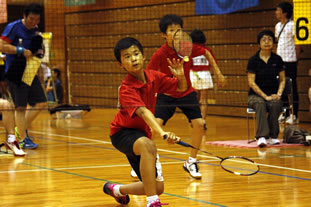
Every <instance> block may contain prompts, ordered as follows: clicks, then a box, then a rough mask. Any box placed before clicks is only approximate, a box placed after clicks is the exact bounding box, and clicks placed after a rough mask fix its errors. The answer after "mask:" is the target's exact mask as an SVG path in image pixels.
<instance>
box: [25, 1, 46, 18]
mask: <svg viewBox="0 0 311 207" xmlns="http://www.w3.org/2000/svg"><path fill="white" fill-rule="evenodd" d="M42 10H43V9H42V6H40V5H39V4H36V3H32V4H28V5H27V6H26V7H25V9H24V15H25V16H26V17H27V16H28V15H29V14H30V13H33V14H39V15H41V13H42Z"/></svg>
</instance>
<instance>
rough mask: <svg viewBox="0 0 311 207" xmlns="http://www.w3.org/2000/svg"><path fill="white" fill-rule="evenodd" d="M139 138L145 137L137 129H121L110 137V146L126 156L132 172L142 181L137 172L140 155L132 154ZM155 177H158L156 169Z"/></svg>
mask: <svg viewBox="0 0 311 207" xmlns="http://www.w3.org/2000/svg"><path fill="white" fill-rule="evenodd" d="M141 137H146V135H145V133H144V132H142V131H140V130H137V129H129V128H123V129H121V130H120V131H118V132H117V133H115V134H113V135H112V136H110V138H111V142H112V145H113V146H114V147H115V148H117V149H118V150H119V151H120V152H122V153H124V154H125V155H126V157H127V159H128V161H129V163H130V164H131V166H132V168H133V170H134V171H135V172H136V174H137V176H138V178H139V179H140V180H142V179H141V175H140V171H139V165H140V155H135V153H134V152H133V145H134V143H135V142H136V140H137V139H139V138H141ZM157 176H158V175H157V169H156V175H155V177H156V178H157ZM161 176H162V175H161Z"/></svg>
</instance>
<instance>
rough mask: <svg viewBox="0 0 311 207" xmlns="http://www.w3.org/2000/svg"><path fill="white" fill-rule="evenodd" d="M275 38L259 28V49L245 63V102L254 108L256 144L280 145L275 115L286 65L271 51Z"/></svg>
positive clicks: (279, 105) (283, 84)
mask: <svg viewBox="0 0 311 207" xmlns="http://www.w3.org/2000/svg"><path fill="white" fill-rule="evenodd" d="M274 41H275V37H274V34H273V32H272V31H270V30H263V31H261V32H260V33H259V34H258V35H257V43H258V44H259V51H258V52H257V53H256V54H255V55H254V56H252V57H251V58H250V59H249V61H248V65H247V78H248V85H249V87H250V90H249V93H248V105H249V107H252V108H254V109H255V111H256V124H257V132H256V139H257V145H258V146H259V147H265V146H266V145H267V144H272V145H275V144H280V141H279V140H278V139H277V138H278V135H279V122H278V117H279V115H280V113H281V110H282V102H281V96H282V93H283V90H284V87H285V66H284V62H283V60H282V58H281V57H280V56H279V55H277V54H275V53H273V52H272V48H273V44H274ZM278 77H279V78H278ZM267 113H268V115H267Z"/></svg>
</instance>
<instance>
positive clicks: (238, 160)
mask: <svg viewBox="0 0 311 207" xmlns="http://www.w3.org/2000/svg"><path fill="white" fill-rule="evenodd" d="M221 167H222V168H223V169H224V170H226V171H229V172H231V173H233V174H236V175H252V174H255V173H257V172H258V171H259V166H258V165H257V164H256V163H255V162H252V161H251V160H248V159H246V158H243V157H231V158H226V159H224V160H223V161H222V162H221Z"/></svg>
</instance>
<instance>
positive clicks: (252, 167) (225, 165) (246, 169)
mask: <svg viewBox="0 0 311 207" xmlns="http://www.w3.org/2000/svg"><path fill="white" fill-rule="evenodd" d="M163 138H164V139H166V138H167V136H166V135H164V137H163ZM177 144H179V145H181V146H184V147H190V148H193V149H196V150H198V151H200V152H203V153H206V154H209V155H212V156H215V157H217V158H218V159H220V166H221V168H222V169H224V170H225V171H227V172H229V173H232V174H235V175H241V176H250V175H255V174H256V173H258V172H259V171H260V167H259V165H257V164H256V163H255V162H254V161H253V160H251V159H248V158H246V157H241V156H229V157H225V158H222V157H219V156H217V155H214V154H213V153H210V152H207V151H204V150H201V149H199V148H196V147H194V146H192V145H190V144H188V143H186V142H183V141H179V142H177Z"/></svg>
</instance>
